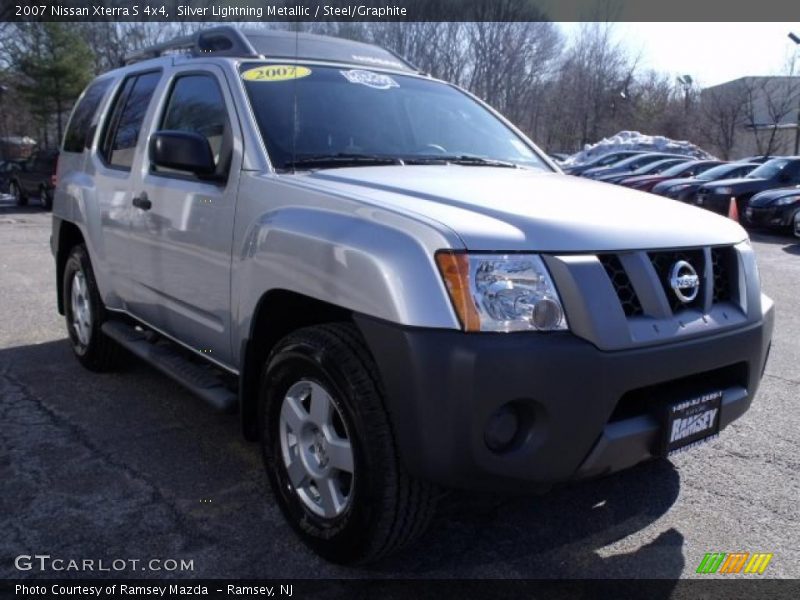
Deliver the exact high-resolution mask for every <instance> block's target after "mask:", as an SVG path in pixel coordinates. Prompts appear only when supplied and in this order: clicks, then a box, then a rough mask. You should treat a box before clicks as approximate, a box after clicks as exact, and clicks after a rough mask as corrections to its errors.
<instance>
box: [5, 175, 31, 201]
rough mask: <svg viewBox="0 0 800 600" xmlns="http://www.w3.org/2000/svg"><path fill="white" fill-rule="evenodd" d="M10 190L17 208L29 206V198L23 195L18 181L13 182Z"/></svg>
mask: <svg viewBox="0 0 800 600" xmlns="http://www.w3.org/2000/svg"><path fill="white" fill-rule="evenodd" d="M8 188H9V192H10V193H11V195H12V196H14V203H15V204H16V205H17V206H27V205H28V198H27V197H26V196H25V194H23V193H22V189H21V188H20V187H19V184H18V183H17V182H16V181H12V182H11V183H10V184H9V186H8Z"/></svg>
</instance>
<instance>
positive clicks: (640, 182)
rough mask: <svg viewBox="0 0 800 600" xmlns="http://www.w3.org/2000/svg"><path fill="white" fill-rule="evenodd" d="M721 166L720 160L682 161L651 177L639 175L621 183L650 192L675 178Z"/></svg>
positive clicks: (697, 173)
mask: <svg viewBox="0 0 800 600" xmlns="http://www.w3.org/2000/svg"><path fill="white" fill-rule="evenodd" d="M656 164H658V163H656ZM718 164H720V161H718V160H688V161H682V162H679V163H677V164H675V165H672V166H671V167H668V168H666V169H662V170H661V171H656V172H654V173H652V174H650V175H639V176H638V177H629V178H628V179H623V180H622V181H621V182H620V183H621V184H622V185H625V186H627V187H630V188H633V189H635V190H641V191H643V192H649V191H651V190H652V189H653V186H655V185H656V184H657V183H660V182H662V181H665V180H667V179H674V178H675V177H694V176H695V175H699V174H700V173H702V172H703V171H706V170H708V169H710V168H711V167H715V166H717V165H718Z"/></svg>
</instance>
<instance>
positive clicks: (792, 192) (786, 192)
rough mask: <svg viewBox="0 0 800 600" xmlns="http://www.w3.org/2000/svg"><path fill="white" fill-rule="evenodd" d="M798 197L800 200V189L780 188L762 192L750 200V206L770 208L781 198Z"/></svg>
mask: <svg viewBox="0 0 800 600" xmlns="http://www.w3.org/2000/svg"><path fill="white" fill-rule="evenodd" d="M786 196H797V197H798V198H800V187H790V188H778V189H776V190H767V191H765V192H760V193H758V194H756V195H755V196H753V197H752V198H751V199H750V204H749V205H750V206H769V205H770V204H772V203H773V202H775V201H776V200H778V199H779V198H785V197H786Z"/></svg>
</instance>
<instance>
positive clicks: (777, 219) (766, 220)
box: [744, 204, 798, 229]
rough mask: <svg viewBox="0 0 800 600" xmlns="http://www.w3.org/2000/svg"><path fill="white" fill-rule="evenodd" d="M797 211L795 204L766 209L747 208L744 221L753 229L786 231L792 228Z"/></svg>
mask: <svg viewBox="0 0 800 600" xmlns="http://www.w3.org/2000/svg"><path fill="white" fill-rule="evenodd" d="M797 210H798V208H797V205H796V204H787V205H785V206H767V207H758V206H748V207H747V208H746V209H745V211H744V217H745V219H744V220H745V223H746V224H747V225H752V226H753V227H765V228H769V229H786V228H789V227H791V226H792V223H793V222H794V215H795V213H796V212H797Z"/></svg>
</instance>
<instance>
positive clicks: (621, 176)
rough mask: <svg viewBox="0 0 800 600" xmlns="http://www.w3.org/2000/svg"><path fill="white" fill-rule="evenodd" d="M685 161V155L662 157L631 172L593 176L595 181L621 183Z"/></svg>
mask: <svg viewBox="0 0 800 600" xmlns="http://www.w3.org/2000/svg"><path fill="white" fill-rule="evenodd" d="M683 162H686V157H685V156H673V157H672V158H662V159H660V160H657V161H655V162H651V163H648V164H646V165H644V166H642V167H639V168H638V169H636V170H635V171H633V172H630V171H622V172H616V173H608V174H605V175H600V176H598V177H595V179H596V180H597V181H602V182H605V183H621V182H622V181H625V180H626V179H633V178H637V177H644V176H647V175H653V174H657V173H660V172H661V171H663V170H664V169H668V168H669V167H672V166H674V165H677V164H679V163H683Z"/></svg>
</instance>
